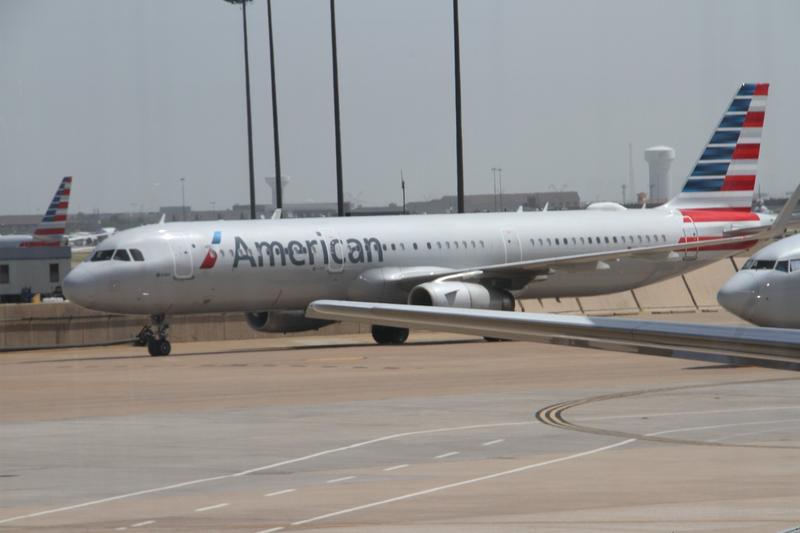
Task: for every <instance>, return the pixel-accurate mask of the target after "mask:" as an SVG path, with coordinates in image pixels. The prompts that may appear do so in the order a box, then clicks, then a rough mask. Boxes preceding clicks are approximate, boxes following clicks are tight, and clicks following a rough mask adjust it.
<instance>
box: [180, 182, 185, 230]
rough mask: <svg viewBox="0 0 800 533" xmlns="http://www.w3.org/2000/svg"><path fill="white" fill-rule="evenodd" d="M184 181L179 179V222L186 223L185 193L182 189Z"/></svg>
mask: <svg viewBox="0 0 800 533" xmlns="http://www.w3.org/2000/svg"><path fill="white" fill-rule="evenodd" d="M185 181H186V178H181V220H182V221H183V222H186V191H185V189H184V187H183V183H184V182H185Z"/></svg>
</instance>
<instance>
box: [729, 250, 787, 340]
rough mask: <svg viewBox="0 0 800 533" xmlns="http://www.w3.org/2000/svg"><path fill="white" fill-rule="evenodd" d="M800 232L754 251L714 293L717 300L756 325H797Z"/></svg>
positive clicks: (784, 326)
mask: <svg viewBox="0 0 800 533" xmlns="http://www.w3.org/2000/svg"><path fill="white" fill-rule="evenodd" d="M798 298H800V235H793V236H791V237H787V238H785V239H781V240H780V241H778V242H775V243H772V244H770V245H769V246H767V247H766V248H763V249H761V250H759V251H758V252H756V253H755V254H754V255H753V256H752V257H751V258H750V259H748V260H747V261H746V262H745V264H744V265H743V266H742V268H741V270H739V272H737V273H736V274H734V275H733V277H731V279H729V280H728V281H727V282H726V283H725V285H723V286H722V288H720V290H719V292H718V293H717V301H718V302H719V304H720V305H721V306H722V307H724V308H725V309H727V310H728V311H730V312H731V313H733V314H734V315H736V316H738V317H739V318H742V319H744V320H747V321H748V322H752V323H753V324H756V325H759V326H770V327H778V328H800V314H798V313H797V301H798Z"/></svg>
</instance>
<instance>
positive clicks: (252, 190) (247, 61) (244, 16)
mask: <svg viewBox="0 0 800 533" xmlns="http://www.w3.org/2000/svg"><path fill="white" fill-rule="evenodd" d="M225 1H226V2H228V3H229V4H242V30H243V34H244V85H245V95H246V99H247V155H248V163H249V164H250V218H252V219H255V218H256V178H255V172H254V170H253V119H252V113H251V111H250V55H249V50H248V47H247V2H251V1H252V0H225Z"/></svg>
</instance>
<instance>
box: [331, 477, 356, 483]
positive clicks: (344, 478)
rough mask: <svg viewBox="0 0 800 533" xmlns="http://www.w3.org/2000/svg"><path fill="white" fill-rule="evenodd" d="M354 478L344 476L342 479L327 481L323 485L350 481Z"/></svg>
mask: <svg viewBox="0 0 800 533" xmlns="http://www.w3.org/2000/svg"><path fill="white" fill-rule="evenodd" d="M355 478H356V476H344V477H337V478H336V479H329V480H328V481H326V482H325V483H341V482H342V481H350V480H351V479H355Z"/></svg>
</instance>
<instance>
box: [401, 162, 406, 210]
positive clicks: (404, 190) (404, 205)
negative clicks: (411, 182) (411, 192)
mask: <svg viewBox="0 0 800 533" xmlns="http://www.w3.org/2000/svg"><path fill="white" fill-rule="evenodd" d="M400 188H401V189H402V190H403V214H404V215H405V214H406V180H405V179H404V178H403V169H402V168H401V169H400Z"/></svg>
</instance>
